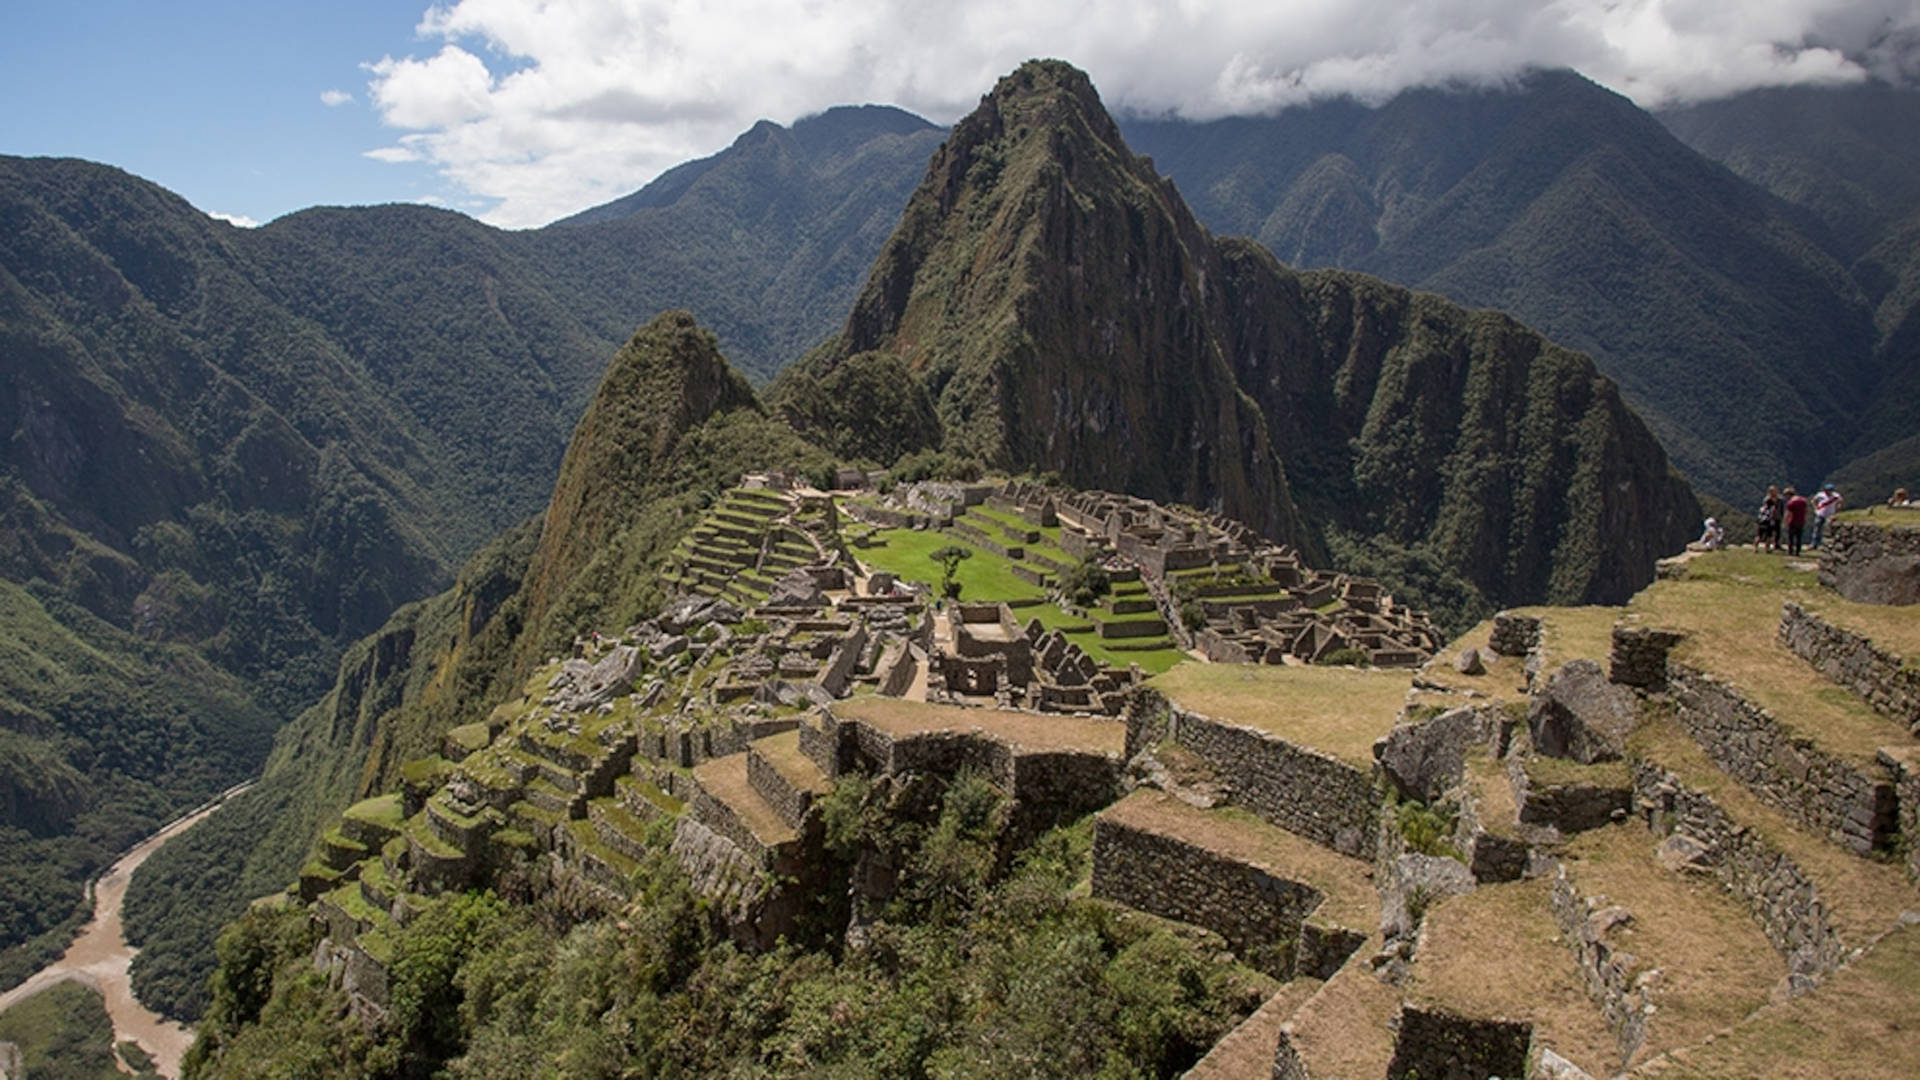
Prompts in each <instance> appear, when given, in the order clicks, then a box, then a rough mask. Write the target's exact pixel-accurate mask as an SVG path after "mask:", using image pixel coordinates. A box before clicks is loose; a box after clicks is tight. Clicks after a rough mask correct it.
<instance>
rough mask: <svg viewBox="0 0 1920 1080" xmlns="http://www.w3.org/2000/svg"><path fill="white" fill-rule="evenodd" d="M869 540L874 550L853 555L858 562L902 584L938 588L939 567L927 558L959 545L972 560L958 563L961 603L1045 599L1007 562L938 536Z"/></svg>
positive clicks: (911, 533)
mask: <svg viewBox="0 0 1920 1080" xmlns="http://www.w3.org/2000/svg"><path fill="white" fill-rule="evenodd" d="M873 539H874V540H875V541H876V542H877V544H876V546H874V547H870V548H862V549H860V550H859V552H858V553H857V554H858V555H859V557H860V561H861V562H864V563H866V564H867V565H868V566H870V567H872V568H873V569H875V570H886V571H890V572H891V573H893V574H895V575H897V576H898V577H900V578H901V579H902V580H904V581H922V582H925V583H927V584H928V585H931V586H934V587H935V588H938V586H939V584H940V564H939V563H937V562H934V561H933V559H932V558H930V557H929V556H931V555H932V554H933V553H934V552H935V551H937V550H939V549H940V548H943V547H946V546H947V545H948V544H959V545H960V546H961V547H964V548H966V549H967V550H969V551H971V552H973V557H972V558H970V559H966V560H963V561H962V562H961V563H960V570H959V572H958V573H957V574H956V575H955V577H957V578H959V580H960V599H962V600H965V601H979V602H988V601H994V600H1024V599H1027V598H1029V597H1036V596H1044V595H1046V593H1045V592H1044V591H1043V590H1042V589H1041V588H1040V586H1038V585H1030V584H1028V583H1027V582H1024V581H1022V580H1020V579H1019V578H1017V577H1014V576H1013V568H1012V562H1011V560H1008V559H1006V558H1003V557H1001V556H999V555H995V554H994V553H993V552H991V551H987V550H985V549H984V548H982V547H980V546H979V545H978V544H969V543H967V542H966V541H965V540H957V539H955V538H953V537H951V536H948V535H947V534H945V533H942V532H936V531H933V530H926V531H915V530H913V529H882V530H880V531H879V532H876V533H874V534H873Z"/></svg>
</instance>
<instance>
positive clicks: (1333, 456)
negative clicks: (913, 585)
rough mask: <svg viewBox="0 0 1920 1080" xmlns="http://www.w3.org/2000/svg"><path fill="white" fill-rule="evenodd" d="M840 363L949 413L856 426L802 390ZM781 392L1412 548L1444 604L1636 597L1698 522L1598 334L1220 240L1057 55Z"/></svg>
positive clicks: (1349, 549)
mask: <svg viewBox="0 0 1920 1080" xmlns="http://www.w3.org/2000/svg"><path fill="white" fill-rule="evenodd" d="M876 354H877V355H876ZM889 357H890V358H892V359H891V360H888V359H886V358H889ZM849 369H851V370H853V371H879V372H884V373H887V376H886V377H892V378H897V377H898V376H899V374H901V373H910V374H911V375H912V376H913V379H914V381H915V383H916V384H917V386H918V388H919V392H918V393H916V392H913V391H895V392H894V393H893V394H892V395H890V400H898V401H901V402H903V407H906V408H911V409H915V410H919V409H923V408H925V405H924V404H923V403H922V401H921V395H922V394H924V397H925V400H926V402H929V403H931V407H932V411H933V412H934V413H935V414H936V415H937V417H938V419H939V424H938V425H937V427H936V426H928V425H915V426H912V427H902V428H895V427H893V426H891V425H890V423H889V422H888V421H887V420H882V421H881V422H880V423H879V424H878V425H877V426H876V425H869V424H866V423H862V422H859V420H858V419H857V418H856V419H850V418H849V416H848V414H847V410H846V407H845V405H844V404H842V403H840V399H839V398H838V397H837V395H835V394H833V393H830V392H827V391H825V390H824V389H822V388H821V387H820V386H814V385H809V384H810V383H818V384H843V385H844V384H851V385H865V383H864V382H863V381H862V380H861V377H860V376H858V375H849V374H846V373H845V372H846V371H847V370H849ZM865 378H866V381H877V379H878V377H877V376H873V375H868V376H866V377H865ZM770 395H771V399H772V401H773V402H774V403H775V404H776V405H777V406H779V407H781V408H782V409H783V411H784V412H785V413H786V414H787V415H788V416H789V418H790V419H792V420H793V421H794V422H795V423H796V425H797V426H798V427H799V428H800V429H801V430H802V431H803V432H806V433H807V434H809V435H810V436H811V437H813V438H815V439H818V440H820V441H822V442H823V443H824V444H825V445H827V446H828V447H830V448H833V449H836V450H838V451H839V452H842V453H854V454H865V455H872V456H875V457H878V458H879V459H880V460H882V461H885V460H890V458H891V456H893V455H897V454H899V453H902V452H906V451H912V450H920V449H927V448H932V447H937V448H938V449H941V450H944V451H946V452H948V453H950V454H954V455H957V456H960V457H970V458H976V459H978V460H980V461H981V462H982V463H984V464H986V465H987V466H989V467H992V468H999V469H1010V470H1020V469H1033V470H1041V471H1051V472H1055V473H1058V474H1059V475H1060V476H1062V477H1063V478H1065V479H1066V480H1067V481H1069V482H1071V483H1075V484H1084V485H1087V486H1094V487H1108V488H1113V489H1116V490H1125V491H1132V492H1138V493H1141V494H1144V495H1148V496H1151V497H1155V498H1165V499H1174V500H1183V501H1187V502H1191V503H1194V504H1197V505H1203V506H1208V507H1211V508H1214V509H1216V510H1219V511H1221V512H1223V513H1226V514H1228V515H1231V516H1234V517H1237V518H1240V519H1242V520H1245V521H1247V522H1248V523H1249V524H1251V525H1253V526H1255V527H1256V528H1259V529H1261V530H1262V531H1264V532H1266V533H1267V534H1269V535H1271V536H1274V537H1276V538H1280V539H1284V540H1286V541H1288V542H1290V543H1293V544H1296V545H1298V546H1300V547H1301V548H1303V549H1304V550H1307V551H1310V552H1314V553H1320V552H1327V551H1337V552H1339V553H1340V554H1341V557H1342V558H1343V559H1345V560H1347V561H1349V562H1364V563H1367V564H1368V565H1370V566H1373V567H1376V568H1380V569H1381V570H1382V572H1386V573H1388V575H1389V576H1405V575H1407V573H1408V569H1407V568H1408V567H1409V566H1411V565H1418V566H1419V567H1421V568H1422V570H1420V571H1419V572H1420V573H1422V574H1423V580H1421V581H1420V582H1419V588H1420V589H1421V590H1423V591H1422V599H1424V600H1428V601H1429V602H1435V603H1443V604H1444V605H1445V606H1446V607H1447V608H1448V609H1449V610H1450V612H1451V613H1452V614H1453V615H1454V616H1456V617H1458V616H1465V615H1469V614H1473V613H1479V612H1484V611H1486V610H1489V609H1490V608H1491V607H1494V606H1499V605H1502V604H1508V603H1516V602H1528V601H1535V600H1553V601H1555V602H1563V603H1577V602H1581V601H1588V600H1591V601H1607V602H1619V601H1621V600H1624V599H1625V598H1626V597H1627V596H1628V595H1630V594H1631V593H1632V591H1633V590H1634V589H1635V588H1636V587H1637V586H1638V585H1639V584H1641V583H1643V582H1645V581H1646V580H1647V578H1648V577H1649V575H1650V574H1651V572H1652V567H1653V563H1654V560H1655V559H1656V558H1658V557H1659V556H1661V555H1663V554H1666V553H1668V552H1671V551H1673V550H1676V549H1677V548H1678V547H1679V546H1680V545H1681V544H1683V543H1685V541H1686V540H1687V539H1688V537H1689V536H1690V535H1692V533H1693V532H1694V530H1695V529H1696V527H1697V525H1698V522H1699V518H1700V514H1699V507H1698V504H1697V503H1696V502H1695V500H1694V498H1693V496H1692V495H1691V493H1690V492H1689V491H1688V490H1687V487H1686V485H1685V484H1684V482H1682V481H1681V480H1680V479H1679V478H1678V477H1677V476H1676V475H1675V474H1674V473H1673V472H1672V470H1671V468H1670V466H1669V465H1668V463H1667V460H1666V455H1665V453H1664V451H1662V449H1661V448H1660V445H1659V443H1658V442H1657V441H1656V440H1655V439H1654V438H1653V437H1652V435H1651V434H1650V433H1649V432H1648V431H1647V429H1646V426H1645V425H1644V424H1642V423H1641V422H1640V420H1639V419H1638V418H1637V417H1636V416H1634V415H1633V413H1632V411H1631V410H1630V409H1628V408H1627V407H1626V406H1625V405H1624V404H1623V403H1622V402H1621V400H1620V397H1619V393H1618V391H1617V390H1616V389H1615V387H1614V386H1613V385H1612V384H1611V383H1610V382H1608V381H1607V380H1606V379H1605V378H1603V377H1601V376H1600V375H1599V374H1598V373H1597V372H1595V371H1594V369H1593V366H1592V364H1591V362H1590V361H1588V360H1587V359H1586V358H1584V357H1582V356H1579V355H1578V354H1575V353H1572V352H1570V351H1568V350H1565V349H1561V348H1559V347H1557V346H1555V345H1553V344H1552V343H1551V342H1548V341H1546V340H1545V339H1543V338H1541V337H1540V336H1539V335H1537V334H1534V333H1532V332H1530V331H1528V330H1526V329H1525V328H1524V327H1521V326H1519V325H1518V324H1516V323H1515V322H1513V321H1512V320H1511V319H1509V318H1506V317H1504V316H1500V315H1497V314H1494V313H1491V312H1476V311H1468V310H1466V309H1462V308H1459V307H1457V306H1455V305H1453V304H1450V303H1446V302H1444V301H1442V300H1440V299H1439V298H1437V297H1434V296H1431V295H1427V294H1417V293H1409V292H1407V291H1406V290H1403V289H1399V288H1395V287H1393V286H1389V285H1386V284H1384V283H1382V282H1379V281H1375V280H1372V279H1369V278H1365V277H1362V276H1359V275H1354V274H1345V273H1339V272H1332V271H1319V272H1309V273H1304V274H1303V273H1296V272H1294V271H1291V270H1288V269H1287V268H1286V267H1284V266H1281V265H1280V264H1279V263H1278V262H1277V261H1276V260H1274V259H1273V258H1272V256H1271V255H1269V254H1268V253H1267V252H1265V251H1264V250H1263V249H1261V248H1259V247H1258V246H1257V245H1254V244H1252V243H1249V242H1246V241H1241V240H1235V239H1217V238H1215V237H1213V236H1212V235H1210V234H1209V233H1208V232H1207V230H1206V229H1204V228H1202V227H1201V226H1200V225H1199V224H1198V223H1196V222H1195V220H1194V218H1193V215H1192V214H1191V213H1190V212H1189V211H1188V209H1187V207H1186V204H1185V202H1184V201H1183V200H1182V199H1181V198H1180V195H1179V193H1178V191H1176V190H1175V189H1174V186H1173V185H1172V184H1171V183H1170V182H1168V181H1167V180H1165V179H1163V178H1161V177H1159V176H1158V175H1157V174H1155V173H1154V171H1153V168H1152V164H1151V163H1150V162H1148V161H1146V160H1145V159H1142V158H1138V157H1135V156H1134V155H1133V154H1131V153H1130V152H1129V151H1128V150H1127V148H1126V146H1125V144H1124V143H1123V142H1122V141H1121V139H1120V133H1119V128H1118V126H1117V125H1116V124H1115V123H1114V122H1113V120H1112V119H1111V118H1110V117H1109V116H1108V115H1107V113H1106V111H1105V110H1104V109H1103V108H1102V107H1101V105H1100V100H1099V97H1098V95H1097V94H1096V93H1095V92H1094V89H1093V87H1092V85H1091V84H1090V83H1089V82H1088V80H1087V78H1086V76H1085V75H1084V74H1082V73H1081V72H1079V71H1077V70H1075V69H1073V68H1072V67H1070V66H1068V65H1065V64H1062V63H1059V62H1056V61H1037V62H1033V63H1029V64H1027V65H1025V66H1023V67H1022V68H1020V70H1019V71H1017V72H1015V73H1014V74H1012V75H1009V76H1007V77H1006V78H1004V79H1002V80H1001V81H1000V83H999V85H998V86H996V87H995V88H994V91H993V92H992V93H991V94H988V95H987V96H986V97H985V98H983V99H982V101H981V104H980V107H979V108H978V109H976V110H975V111H974V112H973V113H972V114H970V115H968V116H967V117H966V118H965V119H963V120H961V121H960V123H958V124H956V125H955V126H954V129H953V132H952V134H951V135H950V136H949V138H948V139H947V141H946V143H945V144H944V145H942V147H941V148H940V150H939V152H938V153H936V154H935V155H934V159H933V162H932V164H931V165H929V166H928V170H927V175H926V178H925V179H924V180H923V181H922V182H921V185H920V188H919V189H918V190H917V191H916V192H915V193H914V195H913V198H912V199H911V201H910V202H909V203H908V205H907V210H906V213H905V216H904V217H903V219H902V221H901V223H900V226H899V227H898V228H897V229H895V231H894V234H893V236H892V237H891V238H890V239H889V240H888V241H887V244H886V246H885V247H884V248H883V249H882V251H881V253H880V256H879V258H878V260H877V261H876V263H875V266H874V270H873V273H872V275H871V276H870V277H869V278H868V281H867V285H866V288H865V289H864V290H863V291H862V293H861V294H860V298H859V300H858V301H857V302H856V303H855V305H854V310H853V312H852V314H851V315H850V316H849V317H848V319H847V324H846V328H845V329H844V330H843V331H842V332H841V334H840V336H839V337H838V339H836V340H835V341H832V342H830V343H828V344H827V345H826V346H823V347H822V348H821V349H818V350H816V351H815V352H814V353H812V354H811V355H809V356H808V357H807V358H806V359H805V360H803V361H802V362H800V363H798V364H796V365H794V366H792V367H789V368H788V369H786V371H784V372H783V373H782V374H781V376H780V377H779V379H777V380H776V381H775V384H774V386H773V387H772V389H771V390H770ZM896 430H897V431H898V432H899V434H900V435H901V437H902V442H900V443H898V444H895V445H890V446H877V445H876V444H875V434H876V431H877V432H880V433H889V432H894V431H896ZM883 451H884V453H883ZM1387 567H1398V569H1397V570H1395V571H1387V570H1386V569H1385V568H1387Z"/></svg>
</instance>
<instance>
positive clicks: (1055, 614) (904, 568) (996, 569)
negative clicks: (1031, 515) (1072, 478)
mask: <svg viewBox="0 0 1920 1080" xmlns="http://www.w3.org/2000/svg"><path fill="white" fill-rule="evenodd" d="M975 509H978V507H976V508H975ZM874 539H876V540H883V541H885V544H884V546H881V547H871V548H864V549H862V550H860V551H859V552H858V554H859V556H860V559H861V561H862V562H865V563H866V564H867V565H868V566H870V567H872V568H873V569H875V570H887V571H891V572H892V573H894V574H897V575H899V576H900V577H901V578H902V579H903V580H906V581H923V582H926V583H927V584H928V585H933V586H937V585H938V584H939V581H940V565H939V564H938V563H936V562H934V561H933V560H932V559H931V558H929V557H928V556H930V555H931V554H932V553H933V552H934V551H935V550H936V549H938V548H941V547H945V546H946V545H948V544H952V543H958V544H960V546H961V547H964V548H967V549H968V550H970V551H972V552H973V557H972V558H970V559H967V560H965V561H964V562H962V563H961V564H960V572H959V574H958V575H957V576H958V577H959V579H960V599H962V600H973V601H994V600H1024V599H1029V598H1033V597H1040V596H1044V595H1045V593H1044V592H1043V591H1042V590H1041V589H1040V587H1039V586H1036V585H1029V584H1027V583H1026V582H1024V581H1022V580H1020V579H1019V578H1017V577H1014V576H1013V570H1012V569H1011V564H1012V561H1011V560H1009V559H1005V558H1002V557H1001V556H999V555H995V554H994V553H993V552H991V551H985V550H983V549H981V548H980V547H978V546H977V545H973V544H968V543H966V542H965V541H964V540H960V541H956V540H955V539H954V538H952V537H950V536H947V535H946V534H944V533H940V532H933V531H926V532H916V531H915V530H913V529H882V530H881V531H879V532H877V533H875V534H874ZM1013 614H1014V617H1015V618H1017V619H1019V620H1020V625H1022V626H1025V625H1026V624H1027V620H1028V619H1034V618H1037V619H1039V620H1040V625H1042V626H1044V627H1046V628H1048V629H1049V630H1051V629H1056V628H1060V627H1067V626H1087V625H1090V624H1091V623H1092V620H1091V619H1086V618H1080V617H1077V616H1073V615H1069V614H1067V613H1066V612H1064V611H1061V610H1060V609H1059V608H1057V607H1055V606H1054V605H1052V604H1039V605H1036V606H1034V607H1029V608H1019V609H1017V610H1015V611H1014V613H1013ZM1141 617H1145V616H1141ZM1109 618H1111V616H1109ZM1067 640H1068V641H1071V642H1073V643H1074V644H1076V645H1078V646H1080V647H1081V648H1082V649H1085V650H1086V651H1087V655H1089V656H1091V657H1093V658H1094V659H1095V660H1097V661H1099V662H1100V663H1102V664H1109V665H1112V666H1114V667H1126V666H1127V665H1128V664H1139V665H1140V669H1141V670H1142V671H1145V672H1147V673H1149V674H1154V675H1157V674H1159V673H1161V672H1163V671H1166V670H1167V669H1168V668H1171V667H1173V666H1174V665H1175V664H1178V663H1179V662H1180V661H1182V660H1185V659H1188V657H1187V654H1185V653H1183V652H1181V651H1180V650H1178V649H1148V650H1143V651H1138V652H1132V651H1127V650H1123V649H1113V648H1109V647H1108V646H1107V645H1106V644H1104V643H1103V642H1102V641H1101V639H1100V636H1099V634H1098V633H1097V632H1095V631H1093V630H1084V631H1081V632H1079V633H1069V634H1068V635H1067ZM1121 644H1125V642H1122V643H1121Z"/></svg>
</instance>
